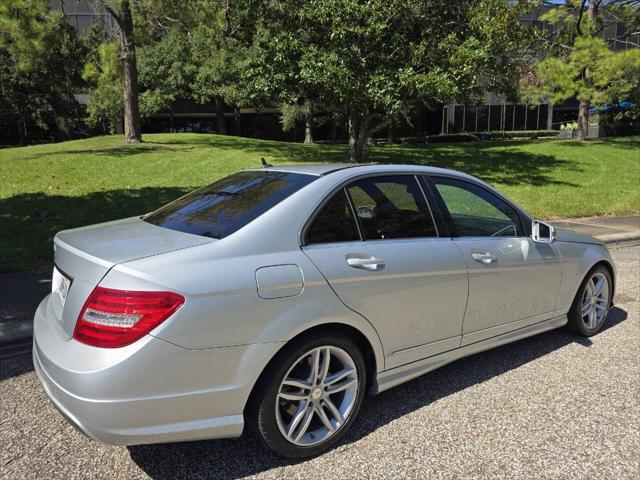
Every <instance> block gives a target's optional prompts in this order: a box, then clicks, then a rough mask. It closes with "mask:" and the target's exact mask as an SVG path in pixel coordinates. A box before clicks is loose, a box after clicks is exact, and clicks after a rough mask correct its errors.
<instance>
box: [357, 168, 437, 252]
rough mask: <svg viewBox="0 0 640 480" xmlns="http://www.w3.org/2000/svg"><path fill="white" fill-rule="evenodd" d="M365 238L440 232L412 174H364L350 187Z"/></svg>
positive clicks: (426, 235)
mask: <svg viewBox="0 0 640 480" xmlns="http://www.w3.org/2000/svg"><path fill="white" fill-rule="evenodd" d="M347 190H348V192H349V195H350V196H351V199H352V200H353V204H354V208H355V210H356V215H357V216H358V221H359V222H360V225H361V226H362V232H363V235H364V239H365V240H382V239H391V238H416V237H435V236H437V232H436V227H435V225H434V223H433V219H432V217H431V214H430V212H429V208H428V206H427V203H426V201H425V199H424V196H423V194H422V191H421V190H420V187H419V185H418V182H417V180H416V178H415V177H414V176H413V175H389V176H376V177H369V178H363V179H362V180H357V181H355V182H353V183H352V184H350V185H349V186H348V187H347Z"/></svg>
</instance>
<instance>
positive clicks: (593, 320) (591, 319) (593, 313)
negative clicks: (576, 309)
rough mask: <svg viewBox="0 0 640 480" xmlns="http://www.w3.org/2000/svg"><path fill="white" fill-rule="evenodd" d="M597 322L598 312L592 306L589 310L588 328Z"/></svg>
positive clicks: (593, 326)
mask: <svg viewBox="0 0 640 480" xmlns="http://www.w3.org/2000/svg"><path fill="white" fill-rule="evenodd" d="M597 323H598V314H597V312H596V309H595V308H592V309H591V311H590V312H589V328H595V326H596V324H597Z"/></svg>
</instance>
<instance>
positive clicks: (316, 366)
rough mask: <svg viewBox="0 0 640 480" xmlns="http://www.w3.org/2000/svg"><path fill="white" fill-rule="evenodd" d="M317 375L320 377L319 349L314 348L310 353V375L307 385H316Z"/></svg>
mask: <svg viewBox="0 0 640 480" xmlns="http://www.w3.org/2000/svg"><path fill="white" fill-rule="evenodd" d="M319 375H320V349H319V348H316V349H315V350H314V351H313V352H312V353H311V373H310V374H309V383H310V384H311V385H317V384H318V376H319Z"/></svg>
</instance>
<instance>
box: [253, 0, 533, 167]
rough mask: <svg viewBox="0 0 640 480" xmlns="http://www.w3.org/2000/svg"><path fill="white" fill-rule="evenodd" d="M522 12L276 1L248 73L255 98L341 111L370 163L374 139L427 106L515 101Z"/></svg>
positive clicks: (438, 4)
mask: <svg viewBox="0 0 640 480" xmlns="http://www.w3.org/2000/svg"><path fill="white" fill-rule="evenodd" d="M521 11H522V5H521V4H520V3H519V2H512V1H509V0H472V1H468V0H435V1H430V2H423V1H420V0H371V1H368V2H356V1H353V0H309V1H307V2H302V3H301V2H297V1H295V0H281V1H274V2H268V3H267V4H266V5H265V7H264V10H263V11H262V12H261V13H262V18H263V22H262V23H261V25H260V29H259V31H258V33H257V35H256V42H255V45H256V49H257V51H258V52H259V53H258V54H257V55H254V56H253V59H252V62H251V64H250V66H249V68H248V69H247V72H248V75H247V76H248V81H249V82H250V84H251V86H252V92H251V94H252V100H254V101H258V100H260V99H264V98H271V99H273V98H277V99H278V100H279V101H280V102H283V103H288V104H297V105H303V104H304V103H305V102H306V101H312V102H318V103H321V104H327V105H336V106H338V107H337V108H339V109H341V110H342V112H343V113H344V115H345V116H346V117H347V118H348V130H349V151H350V158H351V159H352V160H353V161H362V160H363V158H364V145H365V143H366V141H367V139H369V138H370V137H371V135H372V134H373V133H374V132H376V131H378V130H380V129H382V128H385V127H386V126H387V125H388V124H389V122H390V119H393V118H397V117H398V116H400V115H405V116H406V115H407V114H408V113H409V111H410V110H411V109H412V108H414V106H415V105H416V104H418V103H422V104H425V105H428V106H434V105H436V104H439V103H441V102H446V101H450V100H454V99H456V100H461V101H462V100H465V99H469V98H472V97H476V96H478V95H479V94H480V93H481V92H482V91H483V89H485V88H491V89H494V90H496V91H499V92H511V93H513V91H514V87H515V86H514V84H513V83H514V82H513V81H512V79H513V75H514V73H515V70H516V67H517V66H518V62H519V58H520V57H519V56H518V55H517V54H516V51H517V50H518V48H519V47H520V45H521V35H522V33H521V32H522V28H521V27H520V24H519V22H518V15H519V13H521ZM487 18H491V20H492V21H491V22H487Z"/></svg>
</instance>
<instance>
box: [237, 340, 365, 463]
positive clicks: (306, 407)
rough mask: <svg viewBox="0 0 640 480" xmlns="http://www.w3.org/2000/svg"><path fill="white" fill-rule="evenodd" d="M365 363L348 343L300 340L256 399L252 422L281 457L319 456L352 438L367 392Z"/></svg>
mask: <svg viewBox="0 0 640 480" xmlns="http://www.w3.org/2000/svg"><path fill="white" fill-rule="evenodd" d="M365 369H366V367H365V362H364V359H363V356H362V353H361V352H360V350H359V348H358V346H357V345H356V344H355V343H354V342H352V341H351V340H350V339H348V338H344V337H340V336H334V335H331V334H328V335H322V338H314V339H306V340H305V339H299V340H297V341H294V342H293V343H291V344H290V345H288V346H287V347H285V350H284V351H283V352H281V354H280V355H279V356H278V358H277V359H276V361H275V362H274V364H272V365H271V366H270V368H269V372H267V375H268V376H267V377H266V378H265V380H264V382H263V384H262V385H261V386H259V390H258V391H257V392H256V395H255V397H254V402H253V403H254V404H253V408H252V412H250V422H251V423H252V424H253V425H252V427H253V428H254V430H255V431H256V433H257V434H258V436H259V437H260V438H261V439H262V440H263V441H264V443H265V444H266V445H267V446H268V447H269V448H271V449H272V450H274V451H275V452H276V453H277V454H279V455H282V456H284V457H289V458H302V457H308V456H314V455H318V454H319V453H321V452H323V451H325V450H327V449H329V448H331V447H332V446H333V445H334V444H335V443H336V442H338V441H339V440H340V438H342V436H343V435H344V434H345V433H346V431H347V430H348V428H349V427H350V425H351V423H352V422H353V420H354V418H355V417H356V415H357V413H358V411H359V410H360V405H361V403H362V399H363V396H364V393H365V392H364V390H365V387H366V371H365Z"/></svg>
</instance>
